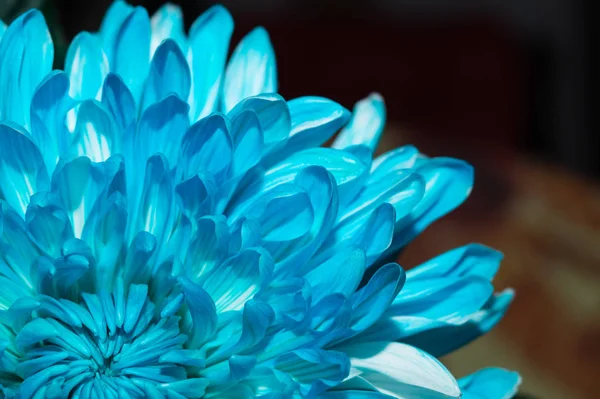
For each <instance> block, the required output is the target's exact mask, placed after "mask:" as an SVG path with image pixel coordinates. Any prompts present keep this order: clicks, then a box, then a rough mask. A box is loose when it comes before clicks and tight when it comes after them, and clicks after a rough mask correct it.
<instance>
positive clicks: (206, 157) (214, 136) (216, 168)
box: [180, 114, 232, 180]
mask: <svg viewBox="0 0 600 399" xmlns="http://www.w3.org/2000/svg"><path fill="white" fill-rule="evenodd" d="M228 125H229V123H228V121H227V120H226V119H225V117H224V116H222V115H221V114H213V115H210V116H207V117H206V118H203V119H200V120H199V121H198V122H196V123H195V124H193V125H192V126H190V128H189V129H188V131H187V132H186V133H185V135H184V136H183V140H182V143H181V156H182V158H183V159H182V162H181V165H180V167H181V168H182V171H181V173H182V175H183V176H184V177H186V178H187V177H191V176H193V175H195V174H197V173H207V174H210V175H212V176H214V178H215V180H217V179H218V178H219V177H220V176H222V175H223V174H224V173H226V172H227V169H228V168H229V166H230V164H231V161H232V159H231V155H232V148H231V137H230V135H229V126H228ZM215 155H216V156H215Z"/></svg>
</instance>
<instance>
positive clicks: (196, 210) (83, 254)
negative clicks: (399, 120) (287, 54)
mask: <svg viewBox="0 0 600 399" xmlns="http://www.w3.org/2000/svg"><path fill="white" fill-rule="evenodd" d="M232 30H233V22H232V19H231V16H230V15H229V14H228V12H227V11H226V10H225V9H224V8H222V7H218V6H217V7H213V8H211V9H209V10H208V11H207V12H206V13H205V14H203V15H202V16H200V18H198V19H197V20H196V22H195V23H194V24H193V26H192V28H191V31H190V32H189V35H187V36H186V35H185V34H184V31H183V22H182V15H181V13H180V11H179V9H178V8H176V7H174V6H171V5H167V6H165V7H163V8H162V9H160V10H159V11H158V13H157V14H156V15H154V16H153V17H152V18H151V19H150V18H149V17H148V14H147V12H146V10H145V9H143V8H140V7H136V8H134V7H131V6H129V5H127V4H126V3H124V2H115V3H114V4H113V6H112V7H111V8H110V10H109V12H108V13H107V15H106V17H105V19H104V22H103V23H102V27H101V29H100V31H99V32H98V33H81V34H80V35H78V36H77V37H76V38H75V40H74V41H73V43H72V44H71V46H70V48H69V51H68V55H67V59H66V63H65V70H64V71H52V70H51V68H52V63H53V46H52V41H51V38H50V35H49V33H48V30H47V27H46V24H45V22H44V19H43V17H42V15H41V14H40V13H39V12H37V11H30V12H28V13H26V14H24V15H22V16H21V17H20V18H18V19H17V20H16V21H14V22H13V23H12V24H11V25H10V26H9V27H8V28H6V29H4V27H3V28H2V29H0V34H2V40H1V42H0V89H1V92H2V97H1V98H0V121H2V122H1V123H0V194H1V196H0V198H1V201H0V287H2V288H1V290H0V397H3V398H4V397H7V398H13V397H17V398H23V399H26V398H66V397H69V398H107V399H110V398H202V397H204V398H232V399H234V398H235V399H238V398H254V397H260V398H265V399H266V398H282V399H283V398H322V399H378V398H379V399H383V398H390V397H394V398H459V397H461V395H462V397H463V398H465V399H466V398H471V399H475V398H479V399H481V398H492V399H494V398H498V399H499V398H508V397H510V396H511V395H512V394H514V391H515V389H516V386H517V385H518V383H519V377H518V375H517V374H515V373H511V372H508V371H504V370H500V369H487V370H483V371H480V372H479V373H476V374H474V375H472V376H469V377H466V378H465V379H462V380H459V381H457V380H455V378H454V377H453V376H452V375H451V374H450V373H449V372H448V371H447V370H446V368H445V367H444V366H443V365H442V364H441V363H440V362H439V361H437V360H436V357H438V356H441V355H444V354H446V353H448V352H450V351H452V350H454V349H456V348H458V347H460V346H462V345H464V344H466V343H468V342H469V341H471V340H473V339H474V338H476V337H477V336H479V335H481V334H483V333H485V332H486V331H488V330H489V329H490V328H492V327H493V326H494V325H495V324H496V323H497V322H498V320H499V319H500V318H501V316H502V315H503V314H504V312H505V311H506V308H507V306H508V304H509V303H510V302H511V299H512V292H510V291H505V292H503V293H500V294H494V292H493V287H492V283H491V280H492V278H493V276H494V274H495V273H496V270H497V268H498V265H499V262H500V258H501V256H500V254H498V253H497V252H495V251H494V250H492V249H489V248H486V247H483V246H479V245H469V246H466V247H463V248H459V249H456V250H453V251H450V252H448V253H446V254H443V255H441V256H439V257H438V258H436V259H433V260H431V261H429V262H427V263H425V264H423V265H421V266H419V267H417V268H415V269H412V270H410V271H408V272H406V273H405V272H404V271H403V269H402V268H400V266H398V265H397V264H395V263H388V264H386V263H385V262H384V261H383V260H384V259H387V258H389V257H391V256H393V255H394V254H396V253H397V252H398V251H399V250H400V249H402V248H404V247H405V246H406V245H407V244H408V243H409V242H410V241H411V240H412V239H413V238H414V237H415V236H416V235H417V234H419V233H420V232H421V231H423V229H425V228H426V227H427V226H428V225H429V224H431V223H432V222H433V221H434V220H436V219H438V218H439V217H441V216H443V215H444V214H446V213H447V212H449V211H451V210H452V209H454V208H455V207H457V206H458V205H459V204H460V203H461V202H462V201H463V200H465V198H466V197H467V196H468V194H469V192H470V190H471V185H472V180H473V171H472V169H471V167H470V166H469V165H468V164H466V163H464V162H462V161H458V160H455V159H449V158H428V157H426V156H424V155H422V154H420V153H419V152H418V151H417V150H416V149H415V148H414V147H411V146H405V147H401V148H398V149H395V150H392V151H390V152H388V153H386V154H384V155H382V156H379V157H376V158H373V152H374V150H375V147H376V146H377V143H378V141H379V138H380V136H381V133H382V130H383V125H384V120H385V107H384V103H383V100H382V99H381V97H380V96H379V95H376V94H374V95H371V96H369V97H368V98H366V99H364V100H361V101H360V102H358V103H357V104H356V106H355V108H354V110H353V112H352V113H350V112H349V111H347V110H346V109H344V108H343V107H342V106H340V105H339V104H337V103H335V102H333V101H331V100H328V99H325V98H321V97H301V98H296V99H293V100H290V101H286V100H284V99H283V98H282V97H281V96H279V95H278V94H275V93H276V92H277V89H278V88H277V69H276V66H275V56H274V53H273V49H272V47H271V45H270V41H269V37H268V35H267V33H266V31H265V30H264V29H262V28H257V29H255V30H254V31H252V32H251V33H250V34H248V35H247V36H246V37H245V38H244V39H243V40H242V42H241V43H240V44H239V45H238V46H237V48H236V49H235V50H234V51H233V55H232V57H231V59H230V60H229V62H228V63H227V62H226V61H227V53H228V43H229V39H230V36H231V32H232ZM340 130H341V132H340V133H339V134H338V135H337V136H336V138H335V140H334V141H333V144H332V146H331V147H322V145H323V144H324V143H325V142H327V141H328V140H329V139H330V138H332V137H333V136H334V135H335V134H336V133H337V132H338V131H340Z"/></svg>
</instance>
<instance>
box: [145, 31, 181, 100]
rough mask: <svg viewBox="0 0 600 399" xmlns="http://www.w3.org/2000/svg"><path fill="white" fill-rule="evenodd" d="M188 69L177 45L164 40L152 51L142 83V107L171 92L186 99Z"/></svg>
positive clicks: (171, 41) (161, 98)
mask: <svg viewBox="0 0 600 399" xmlns="http://www.w3.org/2000/svg"><path fill="white" fill-rule="evenodd" d="M190 84H191V77H190V69H189V68H188V65H187V61H186V59H185V56H184V55H183V52H182V51H181V49H180V48H179V45H178V44H177V43H176V42H175V41H174V40H172V39H167V40H165V41H164V42H163V43H162V44H161V45H160V46H158V48H157V49H156V52H155V53H154V56H153V57H152V62H151V63H150V72H149V74H148V78H147V80H146V82H145V84H144V95H143V99H142V101H143V109H146V108H148V107H149V106H150V105H152V104H154V103H157V102H159V101H161V100H163V99H164V98H166V97H167V96H169V95H171V94H175V95H177V96H178V97H179V98H180V99H183V100H186V99H187V98H188V96H189V94H190Z"/></svg>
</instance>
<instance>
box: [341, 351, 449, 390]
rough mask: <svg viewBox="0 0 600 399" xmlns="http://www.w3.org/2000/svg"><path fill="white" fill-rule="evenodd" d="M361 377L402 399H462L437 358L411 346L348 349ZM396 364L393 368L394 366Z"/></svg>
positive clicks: (351, 360)
mask: <svg viewBox="0 0 600 399" xmlns="http://www.w3.org/2000/svg"><path fill="white" fill-rule="evenodd" d="M344 350H345V351H346V353H347V354H348V356H350V358H351V359H350V362H351V364H352V367H353V369H356V370H357V371H358V372H359V374H358V377H355V378H359V379H362V380H363V381H365V382H366V383H367V384H369V385H370V386H372V387H373V388H375V389H377V390H380V391H383V392H385V393H390V394H392V395H394V397H398V398H431V399H434V398H435V399H438V398H439V399H442V398H443V399H447V398H457V399H458V398H460V397H461V392H460V388H459V386H458V383H457V382H456V380H455V379H454V377H452V374H450V372H449V371H448V370H447V369H446V368H445V367H444V366H443V365H442V364H441V363H440V362H439V361H437V360H436V359H435V358H433V357H432V356H430V355H428V354H427V353H425V352H423V351H421V350H419V349H417V348H413V347H412V346H409V345H404V344H399V343H395V342H392V343H388V342H374V343H367V344H357V345H351V346H347V347H344ZM390 365H393V367H390Z"/></svg>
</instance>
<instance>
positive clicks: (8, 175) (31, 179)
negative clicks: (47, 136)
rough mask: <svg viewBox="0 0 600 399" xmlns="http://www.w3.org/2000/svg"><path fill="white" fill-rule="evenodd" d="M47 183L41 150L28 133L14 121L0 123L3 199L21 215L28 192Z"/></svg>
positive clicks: (24, 209) (29, 196) (0, 184)
mask: <svg viewBox="0 0 600 399" xmlns="http://www.w3.org/2000/svg"><path fill="white" fill-rule="evenodd" d="M9 102H10V101H9ZM48 186H49V178H48V172H47V170H46V165H45V164H44V160H43V158H42V154H41V152H40V150H39V149H38V148H37V147H36V145H35V144H34V143H33V142H32V141H31V139H30V138H29V134H28V133H27V132H25V131H23V130H21V128H19V127H18V126H16V125H6V124H0V192H1V193H2V195H3V197H4V200H5V201H6V202H7V203H8V204H9V205H10V206H12V207H13V208H14V209H15V210H17V211H18V212H19V213H20V214H21V215H24V214H25V211H26V209H27V206H28V205H29V199H30V198H31V196H32V195H33V194H34V193H36V192H38V191H46V190H48Z"/></svg>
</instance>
